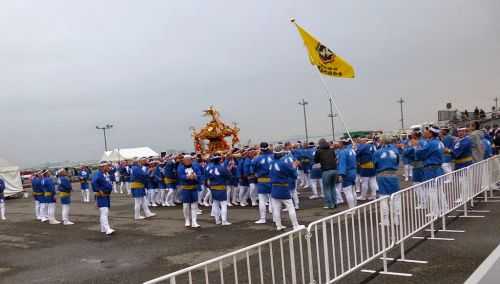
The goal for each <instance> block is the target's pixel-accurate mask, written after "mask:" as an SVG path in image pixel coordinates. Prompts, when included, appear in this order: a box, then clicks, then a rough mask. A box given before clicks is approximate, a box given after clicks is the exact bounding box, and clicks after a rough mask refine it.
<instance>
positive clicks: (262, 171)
mask: <svg viewBox="0 0 500 284" xmlns="http://www.w3.org/2000/svg"><path fill="white" fill-rule="evenodd" d="M272 161H273V153H272V152H271V151H269V150H268V151H264V152H263V153H261V154H260V155H259V156H257V157H256V158H255V159H254V160H253V162H252V168H253V173H254V174H255V176H256V177H257V192H258V193H259V194H270V193H271V178H270V177H269V167H270V165H271V162H272Z"/></svg>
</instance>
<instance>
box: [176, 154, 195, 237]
mask: <svg viewBox="0 0 500 284" xmlns="http://www.w3.org/2000/svg"><path fill="white" fill-rule="evenodd" d="M192 159H193V158H192V157H191V155H184V158H183V159H182V163H180V164H179V166H178V167H177V177H178V181H179V184H180V189H181V198H182V213H183V215H184V220H185V221H186V222H185V226H186V227H192V228H199V227H200V225H199V224H198V221H197V215H198V188H199V187H200V181H201V169H200V168H199V167H198V166H196V165H195V164H193V160H192Z"/></svg>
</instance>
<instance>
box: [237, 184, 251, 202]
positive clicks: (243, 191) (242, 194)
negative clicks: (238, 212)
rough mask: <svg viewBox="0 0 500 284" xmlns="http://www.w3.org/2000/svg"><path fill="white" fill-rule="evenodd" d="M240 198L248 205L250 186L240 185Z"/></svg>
mask: <svg viewBox="0 0 500 284" xmlns="http://www.w3.org/2000/svg"><path fill="white" fill-rule="evenodd" d="M239 195H240V196H239V200H240V203H241V205H245V206H246V205H247V204H248V197H249V196H250V192H249V190H248V186H243V185H240V186H239Z"/></svg>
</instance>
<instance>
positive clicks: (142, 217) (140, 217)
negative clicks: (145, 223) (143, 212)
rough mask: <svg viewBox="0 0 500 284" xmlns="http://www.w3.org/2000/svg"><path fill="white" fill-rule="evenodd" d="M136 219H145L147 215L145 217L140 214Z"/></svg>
mask: <svg viewBox="0 0 500 284" xmlns="http://www.w3.org/2000/svg"><path fill="white" fill-rule="evenodd" d="M134 219H135V220H144V219H146V217H144V216H139V217H135V218H134Z"/></svg>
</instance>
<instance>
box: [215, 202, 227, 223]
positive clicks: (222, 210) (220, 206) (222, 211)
mask: <svg viewBox="0 0 500 284" xmlns="http://www.w3.org/2000/svg"><path fill="white" fill-rule="evenodd" d="M212 214H213V216H214V218H215V224H220V223H221V219H222V223H227V220H228V219H227V201H218V200H214V201H213V202H212Z"/></svg>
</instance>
